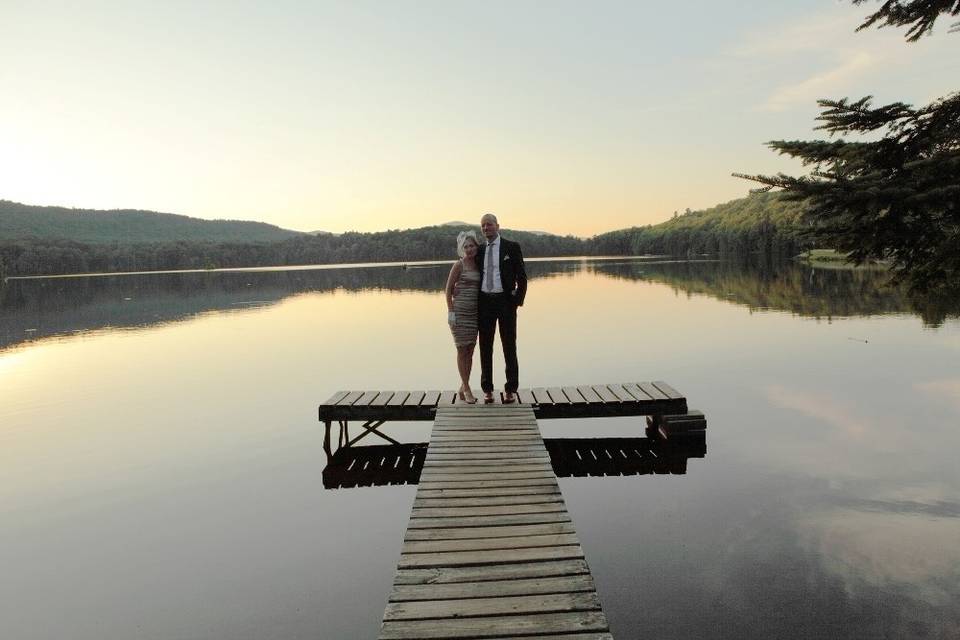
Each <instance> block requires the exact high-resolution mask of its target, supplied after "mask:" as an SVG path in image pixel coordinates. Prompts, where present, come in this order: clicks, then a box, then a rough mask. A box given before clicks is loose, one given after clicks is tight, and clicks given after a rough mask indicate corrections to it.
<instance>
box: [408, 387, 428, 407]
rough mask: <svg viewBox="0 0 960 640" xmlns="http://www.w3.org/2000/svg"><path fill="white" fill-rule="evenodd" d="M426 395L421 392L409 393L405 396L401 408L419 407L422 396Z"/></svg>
mask: <svg viewBox="0 0 960 640" xmlns="http://www.w3.org/2000/svg"><path fill="white" fill-rule="evenodd" d="M424 395H426V394H425V393H424V392H423V391H411V392H410V395H409V396H407V399H406V400H404V402H403V406H405V407H419V406H420V402H421V401H422V400H423V396H424Z"/></svg>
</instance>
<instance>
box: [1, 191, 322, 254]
mask: <svg viewBox="0 0 960 640" xmlns="http://www.w3.org/2000/svg"><path fill="white" fill-rule="evenodd" d="M300 235H303V234H301V233H300V232H299V231H290V230H288V229H281V228H280V227H277V226H274V225H272V224H266V223H264V222H247V221H243V220H201V219H199V218H190V217H188V216H182V215H177V214H173V213H158V212H156V211H139V210H134V209H113V210H109V211H103V210H98V209H68V208H66V207H41V206H34V205H26V204H20V203H18V202H10V201H9V200H0V240H2V241H10V240H19V239H26V238H36V239H47V240H54V239H56V240H61V239H62V240H73V241H76V242H85V243H90V244H112V243H120V244H132V243H143V242H178V241H189V242H239V243H248V242H276V241H280V240H286V239H288V238H293V237H296V236H300Z"/></svg>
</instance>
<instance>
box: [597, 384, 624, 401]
mask: <svg viewBox="0 0 960 640" xmlns="http://www.w3.org/2000/svg"><path fill="white" fill-rule="evenodd" d="M591 388H592V389H593V390H594V392H595V393H596V394H597V395H598V396H600V398H601V399H602V400H603V401H604V402H613V403H617V404H619V402H620V398H618V397H617V396H615V395H613V394H612V393H610V389H607V386H606V385H603V384H595V385H592V386H591Z"/></svg>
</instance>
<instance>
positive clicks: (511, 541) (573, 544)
mask: <svg viewBox="0 0 960 640" xmlns="http://www.w3.org/2000/svg"><path fill="white" fill-rule="evenodd" d="M521 636H525V637H526V636H532V637H540V638H552V637H562V638H565V639H568V640H609V639H611V638H612V636H611V635H610V634H609V627H608V625H607V619H606V617H605V616H604V614H603V611H602V609H601V606H600V598H599V597H598V595H597V592H596V589H595V587H594V583H593V577H592V576H591V575H590V569H589V568H588V566H587V562H586V560H585V558H584V555H583V549H582V548H581V547H580V541H579V539H578V538H577V534H576V531H575V530H574V526H573V523H572V522H571V518H570V514H569V513H568V512H567V508H566V505H565V504H564V502H563V496H562V495H561V494H560V487H559V485H558V484H557V480H556V476H555V475H554V473H553V469H552V467H551V463H550V456H549V454H548V453H547V450H546V447H545V446H544V443H543V438H542V437H541V435H540V429H539V427H538V426H537V421H536V418H535V416H534V411H533V409H532V407H530V406H522V405H519V406H518V405H502V404H501V405H497V406H491V405H487V406H483V405H479V406H477V405H456V406H450V407H440V408H437V409H436V419H435V422H434V427H433V432H432V434H431V438H430V445H429V448H428V450H427V455H426V458H425V459H424V462H423V468H422V472H421V475H420V485H419V487H418V490H417V495H416V499H415V501H414V505H413V510H412V512H411V515H410V523H409V525H408V527H407V533H406V537H405V539H404V545H403V551H402V554H401V556H400V562H399V563H398V564H397V573H396V577H395V579H394V584H393V590H392V591H391V593H390V598H389V603H388V604H387V608H386V611H385V612H384V616H383V626H382V628H381V633H380V638H381V640H399V639H406V640H411V639H414V638H418V639H425V638H449V639H452V638H517V637H521Z"/></svg>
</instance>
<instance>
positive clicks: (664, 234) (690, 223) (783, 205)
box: [591, 193, 809, 256]
mask: <svg viewBox="0 0 960 640" xmlns="http://www.w3.org/2000/svg"><path fill="white" fill-rule="evenodd" d="M802 212H803V205H802V203H797V202H792V201H790V200H787V199H785V198H784V197H783V196H782V195H781V194H772V193H758V194H753V195H751V196H749V197H747V198H740V199H738V200H733V201H731V202H727V203H725V204H721V205H717V206H715V207H712V208H710V209H705V210H703V211H690V210H689V209H687V210H686V212H685V213H683V214H680V215H676V216H674V217H673V218H671V219H670V220H667V221H666V222H663V223H660V224H657V225H649V226H645V227H634V228H632V229H622V230H619V231H611V232H610V233H604V234H601V235H599V236H596V237H594V238H593V242H592V247H591V249H592V252H593V253H594V254H595V255H669V256H693V255H703V254H710V255H720V256H733V255H746V254H754V253H761V254H765V255H779V256H794V255H796V254H798V253H800V252H801V251H803V250H804V249H807V248H809V247H808V245H807V243H806V242H804V240H803V239H802V238H801V234H800V229H801V227H800V224H801V223H800V219H801V216H802Z"/></svg>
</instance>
